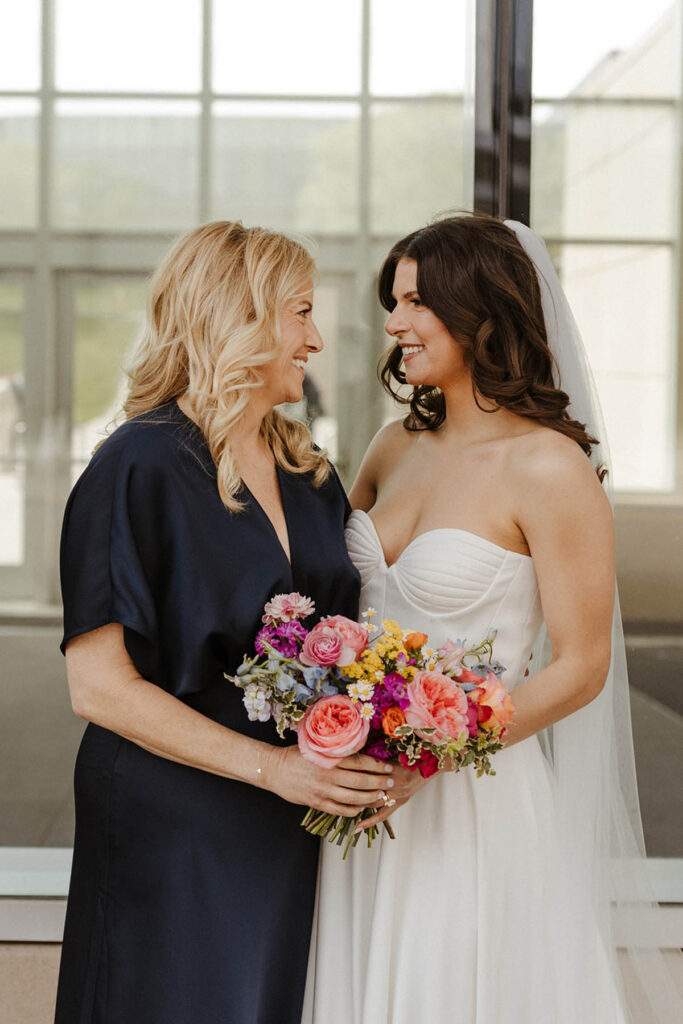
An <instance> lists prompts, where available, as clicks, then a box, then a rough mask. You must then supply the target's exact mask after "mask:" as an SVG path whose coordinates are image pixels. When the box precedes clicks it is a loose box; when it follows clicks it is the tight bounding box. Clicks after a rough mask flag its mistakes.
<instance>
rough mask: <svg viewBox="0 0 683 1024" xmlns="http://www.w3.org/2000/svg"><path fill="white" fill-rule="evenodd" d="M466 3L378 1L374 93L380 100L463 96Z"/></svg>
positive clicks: (374, 30) (373, 53)
mask: <svg viewBox="0 0 683 1024" xmlns="http://www.w3.org/2000/svg"><path fill="white" fill-rule="evenodd" d="M471 6H473V5H471V4H470V3H468V2H466V0H460V3H449V4H445V3H444V2H443V0H421V2H420V3H419V4H415V2H414V0H372V33H371V36H370V39H371V58H370V90H371V92H372V93H374V94H375V95H380V96H381V95H384V96H420V95H425V94H442V95H443V94H445V95H449V96H450V95H453V94H456V93H457V94H460V95H462V92H463V89H464V82H465V41H466V39H467V25H468V21H467V19H468V16H469V15H470V7H471Z"/></svg>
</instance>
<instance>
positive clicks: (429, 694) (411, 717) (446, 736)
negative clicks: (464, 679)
mask: <svg viewBox="0 0 683 1024" xmlns="http://www.w3.org/2000/svg"><path fill="white" fill-rule="evenodd" d="M406 694H407V696H408V698H409V700H410V705H409V706H408V707H407V708H406V710H405V715H406V721H407V723H408V725H412V727H413V729H415V732H416V733H417V735H418V736H419V737H420V738H421V739H424V740H430V741H431V742H432V743H444V742H445V741H446V740H450V739H457V738H458V737H459V736H460V734H461V733H462V732H463V730H466V729H467V697H466V696H465V693H464V690H462V689H461V687H459V686H458V684H457V683H454V682H453V680H452V679H449V678H448V676H444V675H442V674H441V672H425V671H420V672H416V673H415V677H414V678H413V680H412V682H410V683H408V685H407V687H406ZM423 729H434V730H435V732H433V733H426V734H423V732H422V731H421V730H423Z"/></svg>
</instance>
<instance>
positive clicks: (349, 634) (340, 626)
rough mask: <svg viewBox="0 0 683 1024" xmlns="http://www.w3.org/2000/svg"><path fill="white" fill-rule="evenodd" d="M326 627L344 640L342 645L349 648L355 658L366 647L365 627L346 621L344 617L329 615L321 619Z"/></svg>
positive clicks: (351, 620)
mask: <svg viewBox="0 0 683 1024" xmlns="http://www.w3.org/2000/svg"><path fill="white" fill-rule="evenodd" d="M323 622H324V623H325V625H326V626H331V627H332V629H336V630H337V632H338V633H341V635H342V636H343V638H344V645H345V646H346V647H350V648H351V649H352V650H353V652H354V654H355V656H356V658H358V657H360V655H361V654H362V653H363V651H364V650H365V649H366V647H367V646H368V631H367V628H366V627H365V626H362V625H361V624H360V623H359V622H354V621H353V619H347V618H346V616H345V615H329V616H328V617H327V618H326V619H323Z"/></svg>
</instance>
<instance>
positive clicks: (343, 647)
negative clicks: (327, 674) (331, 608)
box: [299, 620, 356, 668]
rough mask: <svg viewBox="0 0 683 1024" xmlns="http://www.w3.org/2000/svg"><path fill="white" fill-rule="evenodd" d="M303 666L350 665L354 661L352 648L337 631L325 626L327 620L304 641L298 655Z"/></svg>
mask: <svg viewBox="0 0 683 1024" xmlns="http://www.w3.org/2000/svg"><path fill="white" fill-rule="evenodd" d="M299 659H300V661H301V662H302V663H303V664H304V665H309V666H311V667H313V666H315V665H319V666H321V667H322V668H325V667H326V666H327V665H350V664H351V663H352V662H353V661H355V660H356V654H355V651H354V649H353V647H350V646H349V645H348V644H347V643H346V641H345V639H344V637H343V636H342V634H341V633H340V632H339V630H338V629H334V628H333V627H332V626H329V625H328V624H327V620H325V621H323V622H319V623H318V625H317V626H314V627H313V629H312V630H311V632H310V633H309V634H308V636H307V637H306V639H305V640H304V645H303V647H302V649H301V654H300V655H299Z"/></svg>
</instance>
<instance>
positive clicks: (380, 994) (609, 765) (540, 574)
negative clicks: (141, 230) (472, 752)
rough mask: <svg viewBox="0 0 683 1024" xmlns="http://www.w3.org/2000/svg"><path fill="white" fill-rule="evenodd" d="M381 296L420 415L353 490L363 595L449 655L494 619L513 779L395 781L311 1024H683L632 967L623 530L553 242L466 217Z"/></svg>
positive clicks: (640, 913)
mask: <svg viewBox="0 0 683 1024" xmlns="http://www.w3.org/2000/svg"><path fill="white" fill-rule="evenodd" d="M379 292H380V299H381V301H382V304H383V305H384V307H385V308H386V309H387V310H388V311H389V313H390V316H389V319H388V321H387V324H386V330H387V332H388V333H389V334H390V335H391V337H392V338H393V341H394V345H393V347H392V348H391V349H390V351H389V353H388V355H387V356H386V359H385V363H384V366H383V369H382V380H383V383H384V385H385V387H386V388H387V389H388V390H389V391H390V393H392V394H394V395H395V396H396V397H397V398H398V400H399V401H401V402H404V403H405V404H407V405H408V406H409V411H408V415H407V417H406V419H405V420H403V421H402V422H399V421H396V422H393V423H390V424H389V425H388V426H386V427H384V428H383V429H382V430H381V431H380V432H379V434H378V435H377V436H376V438H375V439H374V441H373V442H372V444H371V446H370V449H369V451H368V453H367V455H366V458H365V460H364V462H363V465H362V467H361V470H360V473H359V476H358V479H357V480H356V483H355V485H354V487H353V489H352V491H351V495H350V497H351V503H352V505H353V507H354V512H353V513H352V515H351V517H350V519H349V521H348V526H347V545H348V549H349V552H350V555H351V557H352V559H353V561H354V562H355V564H356V566H357V567H358V569H359V570H360V573H361V578H362V587H363V590H362V595H361V608H362V609H364V608H367V607H368V606H372V607H374V608H375V609H376V611H377V619H381V618H383V617H384V618H391V619H396V620H397V621H398V622H399V623H400V624H401V625H403V626H404V627H406V628H410V629H414V630H420V631H423V632H425V633H428V634H429V644H430V646H431V647H433V648H437V647H439V646H440V645H442V644H443V643H444V642H445V641H446V640H449V639H450V640H459V641H464V640H466V641H468V644H469V646H475V645H476V644H477V643H478V642H479V641H480V640H482V639H483V638H484V637H485V636H486V635H487V634H488V633H489V631H491V630H495V631H496V637H495V642H494V655H495V658H496V660H498V661H499V662H502V664H503V665H505V667H506V672H505V674H504V676H503V681H504V682H505V683H506V685H507V686H508V689H510V690H511V691H513V701H514V704H515V707H516V712H515V715H514V719H513V722H512V724H511V725H510V726H509V728H508V733H507V736H506V745H505V748H504V749H503V750H502V751H501V752H500V753H499V754H497V755H496V757H495V759H494V768H495V772H496V774H495V776H484V777H482V778H477V777H476V775H475V773H474V772H472V771H471V770H463V771H461V772H459V773H450V772H441V773H439V774H438V775H436V776H434V777H433V778H431V779H428V780H423V779H421V778H419V776H418V775H417V773H414V775H413V776H412V778H411V781H410V784H409V786H408V787H406V785H405V784H404V783H403V784H399V783H400V776H399V775H396V789H395V790H394V791H393V792H394V796H395V799H394V800H392V801H391V804H390V802H389V795H390V794H388V795H387V799H386V803H387V806H386V807H385V808H383V809H382V810H381V811H380V812H378V813H377V814H376V815H375V816H374V817H373V818H372V819H369V821H370V822H372V821H375V822H380V821H382V820H384V819H385V818H386V817H388V815H389V814H391V819H392V825H393V828H394V831H395V833H396V839H395V840H394V841H392V840H391V839H389V838H388V836H387V835H386V834H382V835H381V837H380V840H379V841H377V842H376V843H375V844H373V847H372V849H370V850H367V849H366V848H365V844H364V843H363V842H361V843H360V844H359V846H358V847H357V848H356V850H355V851H354V852H353V854H352V855H350V856H349V857H348V858H347V860H345V861H343V860H342V859H341V855H340V851H339V850H338V848H337V847H336V846H330V845H329V844H325V843H324V844H323V852H322V859H321V868H320V878H319V887H318V911H317V925H316V927H315V929H314V937H313V942H312V946H311V955H310V962H309V978H308V984H307V993H306V1002H305V1011H304V1017H303V1020H304V1022H305V1024H310V1022H313V1024H421V1022H425V1024H426V1022H429V1024H446V1022H449V1024H450V1022H452V1024H578V1022H581V1024H625V1022H626V1021H633V1022H637V1024H644V1022H646V1021H647V1022H650V1021H659V1020H661V1021H664V1020H672V1019H674V1017H675V1009H674V1007H675V1005H676V1002H675V999H676V997H675V994H674V992H673V988H672V986H671V983H670V980H669V979H668V978H667V976H666V975H665V973H664V971H663V967H662V962H661V959H660V958H659V957H658V956H657V954H656V952H655V951H648V950H646V949H641V950H638V949H636V950H634V955H633V956H632V957H631V959H630V961H629V964H628V969H629V972H630V973H629V978H630V979H631V983H632V988H633V991H634V992H635V993H636V995H637V997H638V998H639V1000H640V1003H639V1009H638V1010H637V1011H636V1010H634V1009H632V1008H629V1002H630V999H631V998H632V997H630V996H627V995H626V994H625V991H624V987H623V985H622V983H621V980H620V971H619V968H618V962H617V957H616V944H617V941H618V942H619V943H620V945H623V944H625V943H628V941H629V939H628V937H626V938H624V937H623V936H617V935H615V934H613V932H612V917H613V913H612V911H611V910H610V901H611V902H612V910H613V908H614V903H615V901H617V899H618V897H620V896H622V895H624V893H625V890H626V895H627V898H628V901H629V902H628V907H629V910H630V917H629V923H630V925H631V931H632V932H633V931H634V930H635V931H636V932H637V941H636V945H638V944H639V943H643V944H646V942H647V940H646V939H644V934H645V929H646V928H647V925H648V921H649V916H648V911H649V910H650V907H649V904H648V903H647V897H646V894H645V896H644V897H643V900H642V902H639V901H640V899H641V886H642V870H641V871H640V872H639V869H641V868H642V854H643V848H642V833H641V834H640V835H639V827H640V826H639V818H638V811H637V796H636V795H635V788H634V776H633V755H632V748H630V747H629V743H630V734H629V721H628V711H627V704H626V703H625V702H626V701H627V693H626V676H625V670H624V665H623V634H622V632H621V624H620V618H619V613H618V602H616V598H615V587H614V536H613V521H612V513H611V508H610V502H609V500H608V497H607V495H606V493H605V490H604V486H603V481H604V478H605V476H606V454H605V451H604V444H603V445H600V443H599V441H598V439H597V436H595V435H596V434H598V432H599V428H600V424H599V420H598V412H597V405H596V403H595V401H594V396H593V393H592V391H591V386H590V379H589V375H588V371H587V369H586V367H585V365H584V363H583V356H582V350H581V343H580V339H579V338H578V336H577V335H576V331H575V326H574V324H573V320H572V318H571V313H570V312H569V310H568V307H567V306H566V300H565V299H564V296H563V294H562V292H561V289H560V287H559V282H558V281H557V278H556V275H555V273H554V271H553V269H552V265H551V263H550V260H549V257H548V254H547V252H546V250H545V247H544V246H543V243H542V242H541V241H540V240H539V239H538V238H537V237H536V236H535V235H533V234H532V232H530V231H529V229H528V228H525V227H524V226H523V225H521V224H516V223H513V222H507V223H503V222H501V221H498V220H496V219H494V218H490V217H485V216H479V215H475V216H459V217H450V218H447V219H443V220H439V221H437V222H435V223H433V224H431V225H430V226H428V227H426V228H423V229H421V230H419V231H416V232H414V233H413V234H411V235H408V236H407V237H406V238H404V239H402V240H401V241H400V242H398V243H397V244H396V245H395V246H394V248H393V249H392V250H391V252H390V254H389V256H388V257H387V259H386V261H385V264H384V266H383V268H382V271H381V275H380V283H379ZM405 385H407V386H408V388H406V386H405ZM622 741H623V742H622ZM396 772H397V773H400V772H405V769H400V768H397V769H396ZM409 792H410V793H412V796H411V798H410V800H409V801H408V799H407V795H406V794H408V793H409ZM624 794H625V797H626V799H624ZM627 806H628V808H629V810H627ZM629 811H630V812H631V813H629ZM611 868H616V874H617V875H618V878H617V879H616V881H615V877H614V876H615V871H612V870H610V869H611ZM615 887H617V888H615ZM617 889H618V891H617ZM641 954H642V955H641ZM621 960H622V964H623V963H624V962H626V960H627V957H626V954H625V953H624V954H622V956H621ZM643 962H644V967H643ZM638 968H642V969H641V970H640V971H639V970H638ZM633 998H634V997H633ZM665 1015H666V1016H665Z"/></svg>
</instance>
